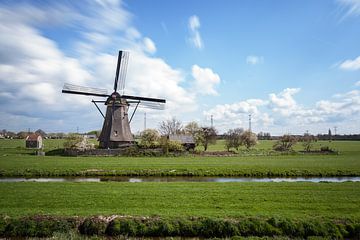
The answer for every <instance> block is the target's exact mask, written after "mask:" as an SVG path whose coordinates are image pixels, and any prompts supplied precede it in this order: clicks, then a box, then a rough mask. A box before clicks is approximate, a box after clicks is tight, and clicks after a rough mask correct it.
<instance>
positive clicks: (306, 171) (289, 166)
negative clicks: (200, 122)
mask: <svg viewBox="0 0 360 240" xmlns="http://www.w3.org/2000/svg"><path fill="white" fill-rule="evenodd" d="M273 143H274V142H273V141H260V143H259V144H258V145H257V146H256V148H255V149H253V150H252V151H250V152H241V151H243V150H244V149H242V150H240V153H239V154H236V155H234V156H232V157H221V156H199V155H188V156H180V157H64V156H45V157H41V156H35V155H31V153H33V152H34V151H33V150H27V149H25V148H24V140H0V176H28V177H31V176H92V175H93V176H95V175H112V176H115V175H117V176H126V175H127V176H176V175H178V176H258V177H264V176H360V141H336V142H334V141H333V142H326V141H323V142H322V141H319V142H317V143H316V146H315V148H319V147H320V146H325V145H326V146H329V147H331V148H333V149H335V150H337V151H339V154H331V155H316V154H312V155H310V154H288V155H276V154H275V155H273V154H271V155H267V154H266V153H267V152H269V151H270V149H271V146H272V144H273ZM45 146H46V147H45V148H46V151H49V150H53V149H56V148H58V147H62V140H46V141H45ZM295 149H297V150H299V149H302V146H301V144H300V143H298V144H297V145H296V146H295ZM223 150H224V142H223V141H218V143H217V144H216V145H211V146H210V149H209V151H223Z"/></svg>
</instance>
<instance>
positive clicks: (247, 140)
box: [240, 131, 257, 149]
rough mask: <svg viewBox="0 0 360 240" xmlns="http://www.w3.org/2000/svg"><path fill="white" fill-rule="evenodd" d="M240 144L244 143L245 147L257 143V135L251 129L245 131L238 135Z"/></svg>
mask: <svg viewBox="0 0 360 240" xmlns="http://www.w3.org/2000/svg"><path fill="white" fill-rule="evenodd" d="M240 142H241V145H244V146H245V147H246V148H247V149H249V148H251V147H253V146H255V145H256V144H257V136H256V134H255V133H252V132H251V131H245V132H243V133H242V134H241V135H240Z"/></svg>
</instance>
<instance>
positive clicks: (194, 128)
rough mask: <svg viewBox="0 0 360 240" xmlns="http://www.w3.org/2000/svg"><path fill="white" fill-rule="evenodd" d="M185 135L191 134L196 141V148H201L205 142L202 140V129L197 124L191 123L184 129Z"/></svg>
mask: <svg viewBox="0 0 360 240" xmlns="http://www.w3.org/2000/svg"><path fill="white" fill-rule="evenodd" d="M184 131H185V134H189V135H191V136H192V137H193V139H194V141H195V146H199V145H200V144H201V142H202V141H203V140H202V138H203V136H202V133H201V132H202V128H201V127H200V126H199V125H198V123H197V122H189V123H188V124H186V126H185V128H184Z"/></svg>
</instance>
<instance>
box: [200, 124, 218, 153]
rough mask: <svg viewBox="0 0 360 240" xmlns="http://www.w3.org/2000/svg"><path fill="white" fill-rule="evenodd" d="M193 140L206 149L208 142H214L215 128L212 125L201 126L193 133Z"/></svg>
mask: <svg viewBox="0 0 360 240" xmlns="http://www.w3.org/2000/svg"><path fill="white" fill-rule="evenodd" d="M195 142H197V143H198V144H199V145H202V146H203V147H204V151H206V150H207V149H208V146H209V144H215V143H216V129H215V128H213V127H202V128H201V130H200V131H199V132H198V133H197V134H196V135H195Z"/></svg>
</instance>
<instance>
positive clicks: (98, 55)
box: [0, 1, 220, 131]
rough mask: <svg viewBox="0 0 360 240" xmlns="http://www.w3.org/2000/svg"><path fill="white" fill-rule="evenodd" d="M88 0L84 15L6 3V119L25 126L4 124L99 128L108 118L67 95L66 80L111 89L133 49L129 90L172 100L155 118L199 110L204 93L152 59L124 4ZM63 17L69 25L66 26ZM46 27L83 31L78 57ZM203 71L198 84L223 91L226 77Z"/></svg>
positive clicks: (1, 67)
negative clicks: (123, 56) (120, 61)
mask: <svg viewBox="0 0 360 240" xmlns="http://www.w3.org/2000/svg"><path fill="white" fill-rule="evenodd" d="M88 3H89V4H85V5H84V7H83V9H82V11H81V12H79V11H78V10H77V7H76V4H77V3H73V4H74V5H72V4H70V3H69V4H63V5H62V4H58V3H56V4H51V3H49V4H48V5H45V6H43V7H34V6H29V5H28V4H27V5H26V6H24V5H23V4H22V3H19V4H13V5H12V6H11V7H9V5H2V6H1V8H0V20H1V22H2V24H1V25H0V32H1V34H2V35H4V36H7V37H6V38H0V84H1V86H2V88H1V91H0V107H1V110H2V112H3V114H2V115H1V119H0V120H1V122H6V121H5V120H4V119H14V121H18V122H16V123H15V122H12V123H11V124H10V123H9V124H4V125H2V126H3V127H5V128H6V127H10V128H13V127H14V126H16V124H17V125H18V128H19V127H20V128H21V127H22V126H23V125H24V124H27V123H28V124H31V123H34V121H35V120H34V119H36V121H38V120H39V122H37V124H40V125H41V124H42V125H43V126H44V127H43V128H45V126H48V127H49V128H51V126H53V124H54V123H57V126H53V127H52V129H54V128H57V129H56V130H57V131H69V127H72V126H73V125H74V124H76V122H86V124H84V125H86V126H87V130H89V129H99V128H100V127H101V124H102V119H101V118H100V117H98V113H97V111H96V109H95V108H94V107H93V106H92V105H91V102H90V100H91V98H89V97H86V96H79V95H69V94H62V93H61V89H62V85H63V83H64V82H69V83H73V84H78V85H84V86H91V87H100V88H106V89H108V90H110V91H111V89H112V88H113V79H114V75H115V68H116V61H117V50H118V49H119V48H120V47H119V46H121V49H125V50H129V51H130V59H129V66H128V73H127V79H126V88H125V91H126V93H127V94H134V95H140V96H149V97H158V98H165V99H166V100H167V103H166V110H165V111H154V112H153V113H152V114H151V116H148V117H149V119H152V120H153V121H154V122H159V121H160V120H161V119H163V117H164V116H173V115H177V114H180V113H182V112H191V111H195V110H196V109H197V102H196V97H197V92H193V91H191V90H189V89H187V88H184V87H183V86H182V84H183V83H184V82H185V81H186V78H185V75H186V74H184V73H183V72H182V70H179V69H174V68H173V67H171V66H170V65H169V64H168V63H166V62H165V61H164V60H163V59H161V58H156V57H152V56H149V54H153V53H155V52H156V45H155V43H154V42H153V41H152V40H151V39H150V38H148V37H142V35H141V33H140V32H139V31H138V30H137V29H136V28H135V27H134V26H133V25H132V22H131V19H132V15H131V13H129V12H127V11H125V10H124V9H123V8H122V6H121V2H119V1H97V2H88ZM63 9H67V11H63ZM51 13H54V14H51ZM62 17H63V18H64V19H63V20H64V21H60V19H61V18H62ZM44 24H45V25H46V24H47V25H49V26H52V25H53V24H56V25H59V24H64V25H63V26H62V27H63V28H65V29H66V31H74V32H76V33H80V38H76V39H75V41H74V40H73V39H72V42H73V44H72V45H71V46H70V47H69V48H68V49H67V50H66V52H67V53H71V56H69V55H67V54H66V53H65V52H63V51H62V50H61V49H60V48H59V46H58V43H57V42H56V41H55V40H52V39H49V38H47V37H45V36H44V35H43V34H42V33H41V29H42V28H41V27H42V26H44ZM79 30H80V31H79ZM64 37H66V35H64ZM24 39H26V41H24ZM109 53H111V54H109ZM199 69H200V70H201V71H200V72H202V71H203V73H202V74H199V76H198V78H197V79H194V81H197V80H200V81H201V80H207V83H209V84H210V86H209V87H208V86H206V89H205V90H206V92H207V93H208V94H213V93H214V92H215V93H216V91H215V90H214V87H215V85H216V84H217V83H218V82H219V81H220V77H219V76H218V75H217V74H215V73H214V72H213V71H212V70H211V69H201V68H199ZM189 70H190V69H189ZM206 76H207V77H208V79H207V78H206ZM217 79H218V80H217ZM188 85H189V84H188ZM19 103H21V104H19ZM80 113H81V114H80ZM75 116H76V117H75ZM33 120H34V121H33ZM60 120H61V121H60ZM149 124H150V123H149ZM135 128H136V127H135ZM16 130H18V129H16ZM45 130H46V129H45Z"/></svg>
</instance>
